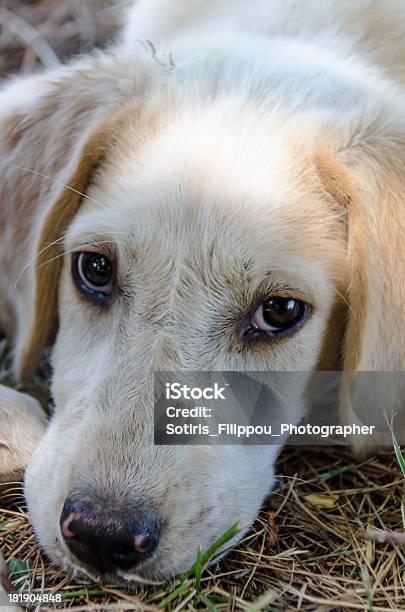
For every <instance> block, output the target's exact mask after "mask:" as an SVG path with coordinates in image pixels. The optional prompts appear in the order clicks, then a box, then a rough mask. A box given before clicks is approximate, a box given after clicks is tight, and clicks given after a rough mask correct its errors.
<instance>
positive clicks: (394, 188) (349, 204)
mask: <svg viewBox="0 0 405 612" xmlns="http://www.w3.org/2000/svg"><path fill="white" fill-rule="evenodd" d="M353 141H354V139H353ZM376 141H377V139H376ZM404 143H405V138H404ZM357 144H358V147H357V148H354V147H353V148H350V147H348V148H345V149H344V150H340V151H339V150H335V151H330V150H328V151H327V150H326V149H325V148H323V149H320V150H319V151H318V153H317V155H316V158H315V163H316V166H317V169H318V173H319V176H320V179H321V181H322V184H323V187H324V189H325V190H326V191H327V192H328V193H329V194H330V195H331V196H332V197H333V198H334V199H335V200H336V201H337V202H339V203H340V204H341V206H342V207H344V208H345V209H346V211H347V261H346V262H342V265H346V266H347V272H348V287H347V299H348V305H349V308H348V321H347V327H346V333H345V339H344V348H343V355H344V365H343V367H344V377H343V385H342V389H341V410H340V412H341V418H342V421H343V422H345V423H350V424H352V423H358V422H359V423H360V422H363V423H364V424H366V425H367V424H369V423H368V421H370V424H372V423H379V425H380V431H381V427H382V428H383V429H384V430H386V422H385V416H384V412H386V414H387V415H388V416H389V415H392V413H394V412H396V413H398V412H401V411H402V413H404V412H405V410H404V409H405V385H404V378H405V376H404V373H402V374H401V373H400V372H401V371H403V370H405V238H404V237H405V180H404V168H405V146H404V147H402V148H401V147H398V140H397V139H392V140H390V138H389V135H388V134H387V139H386V141H384V140H382V141H381V142H380V143H379V147H377V145H376V142H374V143H373V144H370V146H367V143H366V142H363V143H360V146H359V142H358V143H357ZM399 424H400V423H399ZM389 440H390V437H389V436H383V437H382V438H380V439H379V440H378V441H377V439H376V440H375V441H376V443H381V442H382V441H383V442H389ZM354 442H355V443H356V440H354ZM363 443H364V440H363V442H362V441H360V442H359V446H362V445H363Z"/></svg>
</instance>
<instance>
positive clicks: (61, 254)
mask: <svg viewBox="0 0 405 612" xmlns="http://www.w3.org/2000/svg"><path fill="white" fill-rule="evenodd" d="M98 244H111V240H98V241H97V242H93V243H88V244H85V245H83V247H85V246H93V245H94V246H96V245H98ZM80 248H81V247H80V246H78V247H76V248H74V249H69V250H68V251H64V252H63V253H60V254H59V255H57V256H56V257H52V259H48V260H47V261H44V263H42V264H41V265H40V266H37V267H36V268H35V269H36V270H40V269H41V268H43V267H44V266H47V265H48V264H49V263H52V261H56V260H57V259H60V258H61V257H64V256H65V255H69V253H74V252H75V251H77V249H80Z"/></svg>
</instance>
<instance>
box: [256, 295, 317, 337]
mask: <svg viewBox="0 0 405 612" xmlns="http://www.w3.org/2000/svg"><path fill="white" fill-rule="evenodd" d="M308 309H309V306H308V304H306V303H305V302H303V301H302V300H297V299H295V298H292V297H281V296H274V297H271V298H269V299H268V300H266V301H265V302H263V303H262V304H260V306H259V308H257V310H256V312H255V313H254V315H253V317H252V318H251V320H250V328H249V331H250V333H251V334H252V333H253V334H254V333H255V332H267V333H268V334H270V335H276V334H279V333H281V332H285V331H288V330H290V329H292V328H293V327H295V326H296V325H297V324H298V323H299V322H300V321H301V319H302V318H303V317H304V316H305V315H306V313H307V312H308Z"/></svg>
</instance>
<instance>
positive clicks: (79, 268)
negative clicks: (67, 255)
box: [72, 251, 115, 304]
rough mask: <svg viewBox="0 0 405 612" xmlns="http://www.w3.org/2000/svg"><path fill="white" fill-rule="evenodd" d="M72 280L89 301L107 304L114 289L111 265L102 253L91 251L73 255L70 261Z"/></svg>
mask: <svg viewBox="0 0 405 612" xmlns="http://www.w3.org/2000/svg"><path fill="white" fill-rule="evenodd" d="M72 275H73V280H74V282H75V284H76V286H77V287H78V289H80V291H81V292H82V293H84V294H86V295H87V296H88V297H89V298H90V299H92V300H94V301H95V302H97V303H100V304H107V303H108V302H109V299H110V298H111V296H112V294H113V292H114V288H115V278H114V269H113V265H112V263H111V262H110V260H109V259H108V257H106V256H105V255H104V254H102V253H96V252H92V251H88V252H82V253H74V254H73V259H72Z"/></svg>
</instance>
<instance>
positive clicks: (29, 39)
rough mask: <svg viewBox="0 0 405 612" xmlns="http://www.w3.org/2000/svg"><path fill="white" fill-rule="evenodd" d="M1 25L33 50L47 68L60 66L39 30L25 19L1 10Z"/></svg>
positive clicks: (3, 9)
mask: <svg viewBox="0 0 405 612" xmlns="http://www.w3.org/2000/svg"><path fill="white" fill-rule="evenodd" d="M0 25H2V26H3V27H4V28H5V29H7V30H9V32H12V34H13V35H14V36H15V37H16V38H18V39H19V40H20V41H21V42H22V43H23V45H24V46H25V47H27V48H30V49H32V50H33V51H34V52H35V54H36V56H37V57H38V59H39V60H40V61H41V63H42V64H43V65H44V66H45V67H46V68H53V67H54V66H58V65H59V64H60V61H59V58H58V56H57V55H56V53H55V52H54V51H53V49H52V48H51V47H50V46H49V44H48V43H47V42H46V40H45V39H44V38H42V36H41V35H40V33H39V32H38V30H36V29H35V28H33V27H32V25H31V24H29V23H28V22H27V21H25V19H22V18H21V17H18V16H17V15H15V14H14V13H12V12H11V11H8V10H7V9H5V8H0Z"/></svg>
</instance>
